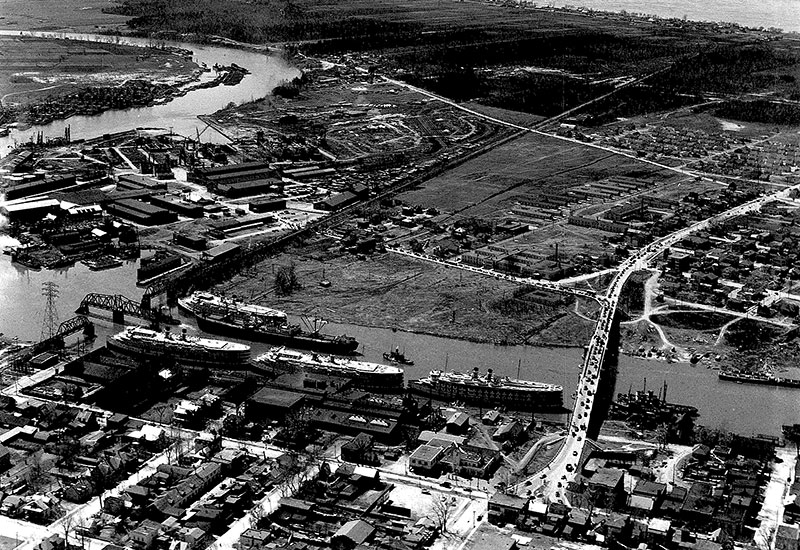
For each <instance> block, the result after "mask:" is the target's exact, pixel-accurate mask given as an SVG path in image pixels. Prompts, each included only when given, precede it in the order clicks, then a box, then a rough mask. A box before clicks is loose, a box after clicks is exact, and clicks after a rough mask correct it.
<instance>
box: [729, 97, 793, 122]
mask: <svg viewBox="0 0 800 550" xmlns="http://www.w3.org/2000/svg"><path fill="white" fill-rule="evenodd" d="M715 114H716V116H718V117H721V118H731V119H733V120H741V121H742V122H761V123H764V124H800V105H796V104H789V103H776V102H774V101H770V100H767V99H757V100H754V101H741V100H733V101H726V102H725V103H723V104H722V106H720V107H718V108H717V109H716V111H715Z"/></svg>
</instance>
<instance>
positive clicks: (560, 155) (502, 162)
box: [401, 134, 674, 219]
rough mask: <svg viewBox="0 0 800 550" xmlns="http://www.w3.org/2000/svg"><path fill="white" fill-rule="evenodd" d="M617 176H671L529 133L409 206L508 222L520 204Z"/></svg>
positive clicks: (417, 193)
mask: <svg viewBox="0 0 800 550" xmlns="http://www.w3.org/2000/svg"><path fill="white" fill-rule="evenodd" d="M612 176H627V177H632V178H643V179H644V178H648V179H655V180H656V181H657V182H665V181H669V180H671V179H672V178H674V175H673V174H672V173H671V172H666V171H661V170H657V169H655V168H653V167H651V166H648V165H644V164H642V163H640V162H637V161H635V160H633V159H629V158H625V157H621V156H619V155H615V154H613V153H609V152H606V151H602V150H599V149H596V148H592V147H588V146H585V145H581V144H576V143H569V142H565V141H562V140H558V139H556V138H550V137H546V136H540V135H533V134H526V135H524V136H522V137H520V138H517V139H515V140H513V141H511V142H508V143H506V144H503V145H501V146H500V147H497V148H495V149H494V150H492V151H490V152H489V153H487V154H485V155H481V156H480V157H478V158H476V159H474V160H471V161H469V162H466V163H464V164H462V165H461V166H459V167H457V168H455V169H453V170H450V171H448V172H447V173H445V174H442V175H441V176H439V177H436V178H433V179H431V180H429V181H427V182H426V183H425V184H424V186H422V188H420V189H416V190H412V191H409V192H407V193H403V194H402V195H401V198H402V199H403V200H404V201H405V202H407V203H409V204H420V205H425V206H433V207H435V208H438V209H440V210H442V211H445V212H448V213H451V214H458V215H459V216H460V217H470V216H480V217H483V218H488V219H502V218H504V217H506V215H507V214H506V212H507V211H508V210H509V209H510V208H511V206H512V205H513V203H514V202H515V200H517V199H518V198H521V197H531V196H535V195H536V194H538V193H541V192H548V193H558V192H564V191H566V190H568V189H570V188H573V187H578V186H580V185H583V184H585V183H590V182H594V181H600V180H602V179H605V178H609V177H612Z"/></svg>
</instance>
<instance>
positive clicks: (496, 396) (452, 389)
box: [408, 380, 565, 413]
mask: <svg viewBox="0 0 800 550" xmlns="http://www.w3.org/2000/svg"><path fill="white" fill-rule="evenodd" d="M408 389H409V391H411V392H412V393H415V394H417V395H421V396H424V397H430V398H432V399H437V400H440V401H447V402H453V401H460V402H463V403H465V404H467V405H476V406H485V407H498V406H502V407H506V408H507V409H511V410H515V411H526V412H550V413H561V412H564V411H565V409H564V396H563V390H541V391H538V390H532V391H520V390H517V389H514V388H505V387H502V386H497V387H485V386H477V387H476V386H469V385H466V384H456V383H441V382H439V383H436V384H429V383H424V382H420V381H419V380H411V381H409V382H408Z"/></svg>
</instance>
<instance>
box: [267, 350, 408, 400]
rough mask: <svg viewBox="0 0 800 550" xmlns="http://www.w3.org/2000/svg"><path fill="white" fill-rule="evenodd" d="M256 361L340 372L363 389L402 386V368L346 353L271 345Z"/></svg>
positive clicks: (395, 388)
mask: <svg viewBox="0 0 800 550" xmlns="http://www.w3.org/2000/svg"><path fill="white" fill-rule="evenodd" d="M256 364H263V365H279V366H283V365H288V366H290V367H292V368H299V369H301V370H303V371H304V372H313V373H317V374H332V375H336V376H344V377H347V378H350V379H352V380H353V383H354V384H355V385H356V386H358V387H359V388H362V389H365V390H373V391H381V392H398V391H402V389H403V369H400V368H398V367H393V366H389V365H381V364H380V363H370V362H367V361H355V360H353V359H350V358H347V357H337V356H335V355H319V354H316V353H303V352H300V351H294V350H289V349H285V348H273V349H271V350H270V351H268V352H267V353H265V354H263V355H259V356H258V357H257V358H256Z"/></svg>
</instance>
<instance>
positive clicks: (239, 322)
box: [178, 293, 359, 355]
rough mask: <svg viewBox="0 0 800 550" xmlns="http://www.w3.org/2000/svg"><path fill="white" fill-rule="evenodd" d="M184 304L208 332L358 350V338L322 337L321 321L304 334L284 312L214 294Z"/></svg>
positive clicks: (341, 351) (343, 352)
mask: <svg viewBox="0 0 800 550" xmlns="http://www.w3.org/2000/svg"><path fill="white" fill-rule="evenodd" d="M182 302H183V303H181V302H180V301H179V303H178V304H179V305H180V306H181V307H182V308H184V309H186V310H188V311H191V312H192V313H194V316H195V318H196V319H197V327H198V328H199V329H200V330H202V331H204V332H211V333H213V334H222V335H226V336H232V337H234V338H243V339H246V340H256V341H259V342H266V343H268V344H273V345H276V346H289V347H292V348H300V349H308V350H314V351H320V352H323V353H337V354H339V355H350V354H353V353H355V351H356V349H358V345H359V344H358V340H356V339H355V338H351V337H350V336H347V335H344V334H343V335H339V336H332V335H329V334H323V333H321V332H320V330H321V329H322V327H324V326H325V321H323V320H321V319H314V320H309V321H307V322H306V324H307V325H308V327H307V328H308V330H303V329H302V328H301V327H300V325H295V324H290V323H289V322H288V321H287V318H286V314H285V313H284V312H282V311H279V310H276V309H271V308H267V307H263V306H259V305H256V304H248V303H244V302H239V301H236V300H228V299H225V298H220V297H219V296H215V295H213V294H207V293H195V294H193V295H192V296H190V297H189V298H187V299H186V300H183V301H182Z"/></svg>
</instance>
